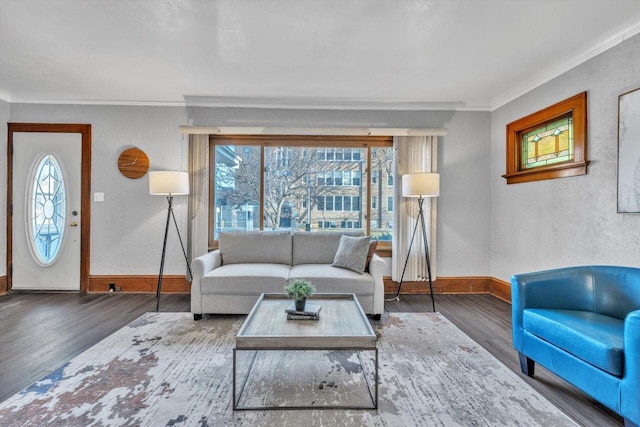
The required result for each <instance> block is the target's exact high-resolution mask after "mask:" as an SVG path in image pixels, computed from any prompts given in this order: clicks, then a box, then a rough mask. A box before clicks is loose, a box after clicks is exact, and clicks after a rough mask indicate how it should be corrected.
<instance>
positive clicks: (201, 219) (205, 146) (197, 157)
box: [187, 134, 209, 260]
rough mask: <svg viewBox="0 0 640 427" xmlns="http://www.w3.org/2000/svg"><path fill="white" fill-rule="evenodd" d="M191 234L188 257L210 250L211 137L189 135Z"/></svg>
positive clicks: (188, 242) (190, 258)
mask: <svg viewBox="0 0 640 427" xmlns="http://www.w3.org/2000/svg"><path fill="white" fill-rule="evenodd" d="M189 187H190V188H191V194H190V195H189V232H188V238H187V256H188V258H189V260H193V259H194V258H196V257H199V256H200V255H204V254H206V253H207V252H208V250H209V135H206V134H205V135H195V134H192V135H189Z"/></svg>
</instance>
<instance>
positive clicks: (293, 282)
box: [284, 278, 316, 311]
mask: <svg viewBox="0 0 640 427" xmlns="http://www.w3.org/2000/svg"><path fill="white" fill-rule="evenodd" d="M284 291H285V292H286V293H287V296H288V297H289V298H291V299H293V300H294V301H295V302H296V310H298V311H304V306H305V304H306V302H307V297H308V296H311V295H313V293H314V292H315V291H316V288H315V287H314V286H313V285H312V284H311V282H310V281H308V280H307V279H303V278H295V279H289V281H288V282H287V284H286V286H285V287H284Z"/></svg>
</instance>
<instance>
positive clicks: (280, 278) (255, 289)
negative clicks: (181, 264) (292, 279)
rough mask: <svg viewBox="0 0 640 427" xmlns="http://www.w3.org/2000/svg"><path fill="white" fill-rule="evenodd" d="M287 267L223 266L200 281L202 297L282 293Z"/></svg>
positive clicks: (265, 265) (261, 264) (261, 265)
mask: <svg viewBox="0 0 640 427" xmlns="http://www.w3.org/2000/svg"><path fill="white" fill-rule="evenodd" d="M289 269H290V267H289V266H288V265H284V264H266V263H246V264H230V265H223V266H221V267H219V268H216V269H213V270H211V271H209V272H207V273H206V274H205V275H204V276H202V279H200V286H201V289H202V294H203V295H211V294H230V295H260V294H261V293H262V292H269V293H282V292H283V288H284V285H286V284H287V278H288V277H289Z"/></svg>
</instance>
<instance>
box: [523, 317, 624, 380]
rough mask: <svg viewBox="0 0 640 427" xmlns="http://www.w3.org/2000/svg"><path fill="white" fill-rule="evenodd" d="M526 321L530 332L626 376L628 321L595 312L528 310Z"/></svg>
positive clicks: (527, 329) (618, 375) (603, 367)
mask: <svg viewBox="0 0 640 427" xmlns="http://www.w3.org/2000/svg"><path fill="white" fill-rule="evenodd" d="M522 322H523V326H524V329H525V330H526V331H527V332H529V333H531V334H533V335H535V336H537V337H539V338H541V339H543V340H545V341H547V342H549V343H551V344H553V345H555V346H557V347H559V348H561V349H563V350H565V351H566V352H568V353H571V354H573V355H574V356H576V357H577V358H579V359H582V360H584V361H585V362H588V363H590V364H592V365H594V366H596V367H598V368H600V369H602V370H604V371H607V372H609V373H610V374H612V375H615V376H617V377H622V373H623V366H624V343H623V330H624V320H622V319H618V318H615V317H611V316H606V315H603V314H599V313H595V312H591V311H579V310H561V309H548V308H547V309H543V308H527V309H525V310H523V313H522Z"/></svg>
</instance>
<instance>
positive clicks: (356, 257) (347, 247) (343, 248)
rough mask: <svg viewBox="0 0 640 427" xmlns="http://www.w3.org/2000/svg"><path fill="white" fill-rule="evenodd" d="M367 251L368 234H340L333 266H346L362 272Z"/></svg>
mask: <svg viewBox="0 0 640 427" xmlns="http://www.w3.org/2000/svg"><path fill="white" fill-rule="evenodd" d="M368 252H369V236H364V237H351V236H342V237H341V238H340V246H338V251H337V252H336V256H335V257H334V258H333V264H331V265H332V266H334V267H340V268H347V269H349V270H352V271H355V272H356V273H360V274H362V273H363V272H364V267H365V264H366V263H367V253H368Z"/></svg>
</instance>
